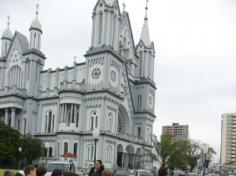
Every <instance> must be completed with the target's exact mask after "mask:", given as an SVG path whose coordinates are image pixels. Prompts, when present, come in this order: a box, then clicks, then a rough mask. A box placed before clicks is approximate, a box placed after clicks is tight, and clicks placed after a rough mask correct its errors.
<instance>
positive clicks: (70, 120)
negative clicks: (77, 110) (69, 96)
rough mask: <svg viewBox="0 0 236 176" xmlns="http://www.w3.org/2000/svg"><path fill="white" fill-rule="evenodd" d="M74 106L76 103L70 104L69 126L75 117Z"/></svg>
mask: <svg viewBox="0 0 236 176" xmlns="http://www.w3.org/2000/svg"><path fill="white" fill-rule="evenodd" d="M73 107H74V105H73V104H70V119H69V126H70V123H71V122H72V119H73Z"/></svg>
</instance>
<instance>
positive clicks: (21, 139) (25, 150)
mask: <svg viewBox="0 0 236 176" xmlns="http://www.w3.org/2000/svg"><path fill="white" fill-rule="evenodd" d="M19 147H21V148H22V152H21V153H20V156H19V152H18V148H19ZM42 149H43V143H42V142H41V141H40V140H39V139H36V138H34V137H33V136H31V135H27V136H22V135H21V134H20V133H19V132H18V131H17V130H15V129H13V128H11V127H9V126H7V125H5V124H4V123H2V122H0V163H1V162H2V163H4V164H9V163H13V162H15V161H17V160H18V157H20V158H21V159H26V160H27V163H30V162H32V160H34V159H38V158H39V156H41V153H42Z"/></svg>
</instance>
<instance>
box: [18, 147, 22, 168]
mask: <svg viewBox="0 0 236 176" xmlns="http://www.w3.org/2000/svg"><path fill="white" fill-rule="evenodd" d="M18 152H19V161H18V169H19V170H20V153H21V152H22V148H21V147H19V148H18Z"/></svg>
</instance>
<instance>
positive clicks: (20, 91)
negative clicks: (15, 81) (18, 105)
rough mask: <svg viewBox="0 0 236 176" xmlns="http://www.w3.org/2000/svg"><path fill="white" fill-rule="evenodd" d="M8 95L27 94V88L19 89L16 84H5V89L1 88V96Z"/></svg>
mask: <svg viewBox="0 0 236 176" xmlns="http://www.w3.org/2000/svg"><path fill="white" fill-rule="evenodd" d="M6 95H19V96H23V97H25V96H26V89H19V88H17V87H16V86H11V87H9V86H5V87H4V88H3V89H0V96H6Z"/></svg>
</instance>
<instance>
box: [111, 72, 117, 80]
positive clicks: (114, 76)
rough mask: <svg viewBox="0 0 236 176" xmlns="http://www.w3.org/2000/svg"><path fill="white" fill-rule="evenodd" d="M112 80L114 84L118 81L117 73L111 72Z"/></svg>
mask: <svg viewBox="0 0 236 176" xmlns="http://www.w3.org/2000/svg"><path fill="white" fill-rule="evenodd" d="M111 80H112V81H113V82H115V81H116V72H115V71H113V70H112V71H111Z"/></svg>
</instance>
